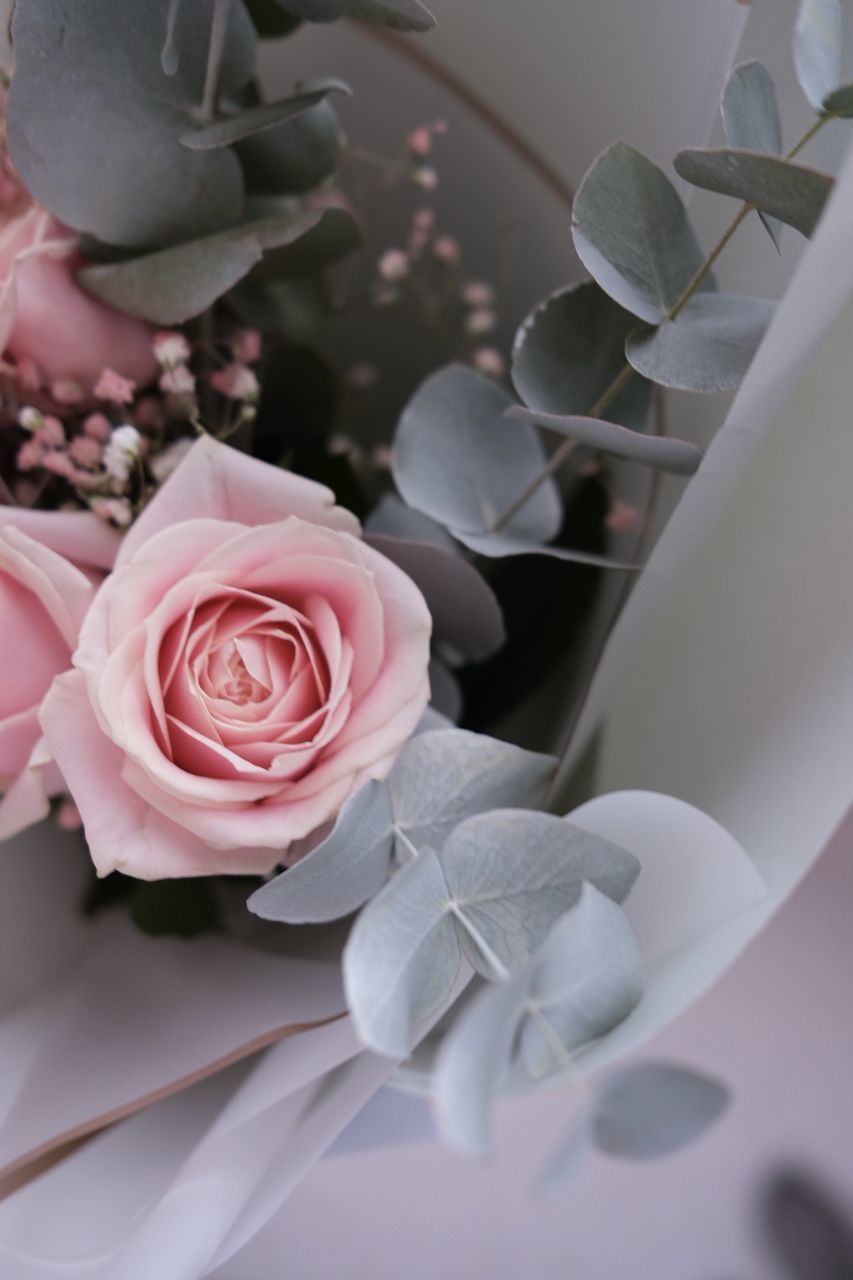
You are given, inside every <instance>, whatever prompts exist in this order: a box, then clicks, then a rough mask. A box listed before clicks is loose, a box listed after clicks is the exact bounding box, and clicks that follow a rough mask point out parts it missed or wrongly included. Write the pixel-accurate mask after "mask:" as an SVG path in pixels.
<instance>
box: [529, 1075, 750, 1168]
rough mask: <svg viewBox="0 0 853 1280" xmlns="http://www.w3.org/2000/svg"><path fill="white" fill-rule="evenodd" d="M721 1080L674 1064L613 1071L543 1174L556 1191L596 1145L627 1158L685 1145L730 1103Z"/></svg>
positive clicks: (648, 1156)
mask: <svg viewBox="0 0 853 1280" xmlns="http://www.w3.org/2000/svg"><path fill="white" fill-rule="evenodd" d="M729 1101H730V1099H729V1092H728V1090H727V1089H726V1087H725V1085H723V1084H721V1083H720V1081H718V1080H714V1079H712V1078H711V1077H710V1076H706V1075H703V1074H701V1073H700V1072H698V1071H693V1070H692V1069H690V1068H688V1067H679V1066H675V1065H674V1064H672V1063H665V1062H662V1063H656V1062H647V1063H641V1064H640V1065H639V1066H634V1067H626V1068H623V1069H622V1070H621V1071H617V1072H613V1073H611V1074H610V1075H609V1076H608V1077H607V1078H606V1079H605V1080H604V1081H603V1083H602V1084H600V1085H599V1086H598V1088H597V1089H596V1093H595V1097H594V1099H593V1102H592V1104H591V1105H590V1106H588V1107H586V1108H585V1109H584V1111H583V1113H582V1114H581V1116H580V1117H579V1118H578V1119H577V1120H576V1121H575V1123H574V1124H573V1125H572V1127H571V1128H570V1129H569V1131H568V1133H567V1134H565V1136H564V1138H563V1140H562V1142H561V1143H560V1145H559V1146H558V1148H557V1150H556V1152H555V1154H554V1156H553V1158H552V1160H551V1162H550V1164H549V1167H548V1169H547V1171H546V1174H545V1178H544V1185H545V1187H546V1188H547V1189H549V1190H554V1189H556V1188H557V1187H558V1186H560V1185H561V1184H562V1183H564V1182H566V1181H567V1179H569V1178H570V1177H571V1176H572V1175H573V1174H574V1173H575V1172H576V1170H577V1167H578V1164H579V1163H580V1160H581V1159H582V1157H583V1156H584V1155H585V1154H586V1152H587V1151H589V1150H591V1149H594V1148H597V1149H598V1150H599V1151H603V1152H605V1153H606V1154H607V1155H611V1156H616V1157H619V1158H621V1159H624V1160H654V1159H657V1158H659V1157H661V1156H667V1155H670V1154H671V1153H672V1152H674V1151H678V1150H679V1149H680V1148H682V1147H685V1146H687V1145H688V1144H689V1143H691V1142H694V1141H695V1140H696V1139H697V1138H699V1137H701V1135H702V1134H703V1133H704V1132H705V1130H706V1129H708V1128H710V1126H711V1125H712V1124H714V1123H715V1122H716V1120H718V1119H719V1117H720V1116H721V1115H722V1114H723V1112H724V1111H725V1110H726V1108H727V1106H728V1105H729Z"/></svg>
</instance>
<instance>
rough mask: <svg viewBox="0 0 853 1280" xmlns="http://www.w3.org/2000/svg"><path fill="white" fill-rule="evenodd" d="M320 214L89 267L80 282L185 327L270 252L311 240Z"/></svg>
mask: <svg viewBox="0 0 853 1280" xmlns="http://www.w3.org/2000/svg"><path fill="white" fill-rule="evenodd" d="M320 218H321V215H320V213H318V212H315V211H311V210H305V209H297V210H294V211H293V212H292V213H290V214H288V215H285V216H283V217H279V218H268V219H265V220H262V221H258V222H250V223H248V224H246V225H244V226H237V227H233V228H232V229H231V230H229V231H220V232H219V233H218V234H216V235H211V236H205V237H203V238H202V239H200V240H190V241H188V242H187V243H186V244H178V245H174V246H173V247H172V248H170V249H160V250H157V251H156V252H155V253H148V254H145V255H143V256H142V257H141V258H130V259H127V260H125V261H123V262H113V263H105V264H101V265H98V266H92V267H85V268H84V269H83V270H82V271H81V272H79V274H78V279H79V281H80V283H81V284H82V285H83V286H84V287H85V288H86V289H87V290H88V291H89V293H92V294H94V295H95V296H96V297H98V298H100V299H101V300H102V301H103V302H107V303H109V305H110V306H113V307H117V308H118V309H119V310H121V311H124V312H126V313H127V314H128V315H133V316H138V317H139V318H140V319H142V320H149V321H151V322H152V323H153V324H163V325H170V324H182V323H183V322H184V321H185V320H189V319H191V318H192V317H193V316H197V315H200V314H201V312H202V311H206V310H207V308H208V307H209V306H211V305H212V304H213V303H214V302H215V301H216V299H217V298H220V297H222V295H223V294H224V293H227V292H228V290H229V289H231V288H233V286H234V285H235V284H237V283H238V281H240V280H242V279H243V278H244V277H245V276H247V275H248V273H249V272H250V271H251V270H252V268H253V267H255V266H256V265H257V264H258V263H260V262H261V260H262V258H263V255H264V253H265V252H267V251H270V250H276V249H278V250H279V252H280V251H281V246H283V245H287V244H296V243H298V242H299V241H300V240H301V239H305V238H306V237H307V236H310V235H311V233H312V231H313V230H314V229H315V228H316V226H317V224H318V223H319V221H320Z"/></svg>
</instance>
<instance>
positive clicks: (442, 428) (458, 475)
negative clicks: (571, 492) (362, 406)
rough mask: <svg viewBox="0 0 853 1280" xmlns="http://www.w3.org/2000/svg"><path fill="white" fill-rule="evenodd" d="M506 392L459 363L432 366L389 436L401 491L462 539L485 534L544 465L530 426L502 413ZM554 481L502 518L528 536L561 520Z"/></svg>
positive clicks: (538, 538) (549, 531) (536, 537)
mask: <svg viewBox="0 0 853 1280" xmlns="http://www.w3.org/2000/svg"><path fill="white" fill-rule="evenodd" d="M511 404H512V401H511V399H510V397H509V395H508V394H507V393H506V392H505V391H504V390H503V388H502V387H499V386H498V385H497V384H496V383H495V382H493V381H492V380H491V379H490V378H486V377H483V375H482V374H479V373H475V372H474V370H473V369H468V368H464V367H463V366H462V365H450V366H448V367H447V368H445V369H441V370H439V372H438V373H434V374H433V375H432V376H431V377H429V378H427V380H426V382H424V383H423V385H422V386H421V387H420V388H419V390H418V391H417V392H416V393H415V395H414V397H413V399H412V400H410V401H409V404H408V405H407V407H406V409H405V410H404V412H403V416H402V418H401V419H400V424H399V426H398V428H397V433H396V436H395V439H394V450H393V457H392V470H393V474H394V480H395V482H396V485H397V488H398V489H399V491H400V493H401V494H402V496H403V499H404V500H405V501H406V502H407V503H408V504H409V506H410V507H414V508H415V509H416V510H418V511H423V512H424V513H425V514H426V515H428V516H431V517H432V518H433V519H434V520H438V521H439V523H441V524H443V525H444V526H445V527H446V528H448V529H449V530H450V532H451V533H452V534H453V535H454V536H455V537H456V538H458V539H459V540H460V541H462V542H467V541H468V538H469V537H470V536H472V535H473V536H475V537H476V536H477V535H480V536H482V535H484V534H485V535H488V534H489V532H490V529H491V526H492V524H493V522H494V521H495V519H496V518H497V516H498V515H499V514H500V513H501V512H502V511H504V510H505V509H506V508H507V507H508V506H509V505H510V504H511V503H512V501H513V500H514V499H515V498H516V497H518V494H519V493H520V491H521V490H522V489H523V488H524V486H525V485H526V484H527V483H528V482H529V481H531V480H532V479H534V478H535V477H536V476H537V475H538V474H539V473H540V472H541V470H542V468H543V467H544V465H545V454H544V451H543V449H542V446H541V444H540V443H539V441H538V439H537V437H536V433H535V431H534V430H533V429H532V428H530V429H528V430H526V431H525V430H521V431H519V430H518V428H517V427H515V426H514V425H513V424H511V423H508V422H506V421H505V419H504V413H505V411H506V409H508V408H509V406H510V405H511ZM561 515H562V513H561V506H560V497H559V493H558V491H557V487H556V485H555V484H554V482H553V481H552V480H551V481H548V482H547V483H546V484H543V485H542V486H541V487H540V488H539V489H538V490H537V493H536V495H535V497H534V498H532V499H531V501H530V502H528V503H527V504H526V505H525V506H524V507H523V508H522V510H521V511H520V512H519V514H518V515H517V516H516V517H515V518H514V519H513V520H512V521H511V522H510V524H509V525H508V526H507V529H508V532H509V533H511V534H515V535H516V536H520V537H524V538H527V539H529V540H530V541H531V542H533V543H542V542H547V541H548V540H549V539H550V538H553V537H554V536H555V534H556V533H557V531H558V530H559V528H560V522H561Z"/></svg>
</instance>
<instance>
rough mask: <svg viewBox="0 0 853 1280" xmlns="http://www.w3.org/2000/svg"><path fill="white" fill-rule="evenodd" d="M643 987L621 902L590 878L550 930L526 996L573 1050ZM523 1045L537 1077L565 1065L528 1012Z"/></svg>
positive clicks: (615, 1021)
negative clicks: (590, 881)
mask: <svg viewBox="0 0 853 1280" xmlns="http://www.w3.org/2000/svg"><path fill="white" fill-rule="evenodd" d="M642 994H643V957H642V955H641V952H640V946H639V943H638V942H637V938H636V935H635V933H634V930H633V929H632V928H631V925H630V924H629V922H628V917H627V916H626V915H625V912H624V911H623V910H622V909H621V907H619V906H617V904H616V903H615V902H613V901H612V900H611V899H610V898H608V897H607V896H606V895H605V894H603V893H601V892H600V891H599V890H598V889H596V887H595V885H593V884H589V883H587V884H584V885H583V887H582V890H581V895H580V899H579V901H578V903H577V905H576V906H574V907H573V908H572V909H571V910H570V911H569V912H568V913H567V914H566V915H565V916H563V918H562V919H561V920H559V921H558V922H557V923H556V924H555V925H554V927H553V929H552V930H551V932H550V934H549V935H548V937H547V939H546V941H545V944H544V946H543V947H542V949H541V951H540V952H539V954H538V956H537V957H536V960H535V962H534V965H533V971H532V978H531V983H530V989H529V992H528V999H529V1002H530V1004H532V1005H533V1006H535V1007H536V1008H537V1009H538V1010H539V1011H540V1012H541V1014H542V1015H544V1017H545V1019H546V1020H547V1024H548V1026H549V1027H550V1028H551V1030H552V1031H553V1032H554V1034H555V1035H556V1038H557V1039H558V1040H559V1042H560V1044H562V1046H563V1048H564V1049H565V1050H566V1052H567V1053H571V1052H572V1051H573V1050H576V1049H579V1048H580V1047H581V1046H582V1045H585V1044H588V1043H589V1042H590V1041H591V1040H596V1039H598V1037H599V1036H603V1035H605V1034H606V1033H607V1032H608V1031H610V1030H612V1029H613V1027H616V1026H618V1025H619V1023H620V1022H624V1020H625V1019H626V1018H627V1017H628V1015H629V1013H631V1011H632V1010H633V1009H635V1008H636V1006H637V1005H638V1004H639V1002H640V999H641V997H642ZM520 1053H521V1057H522V1059H523V1061H524V1065H525V1067H526V1069H527V1072H528V1074H529V1075H531V1076H532V1077H533V1078H534V1079H536V1078H538V1077H541V1076H545V1075H548V1074H550V1073H551V1072H554V1071H557V1070H559V1069H560V1068H561V1067H562V1066H563V1061H562V1057H561V1056H559V1055H556V1054H555V1050H554V1046H553V1044H552V1043H551V1041H550V1039H549V1038H548V1037H547V1036H546V1035H545V1034H543V1029H542V1024H541V1023H540V1022H537V1021H536V1020H535V1019H533V1018H531V1017H528V1018H527V1019H526V1020H525V1023H524V1026H523V1028H522V1031H521V1040H520Z"/></svg>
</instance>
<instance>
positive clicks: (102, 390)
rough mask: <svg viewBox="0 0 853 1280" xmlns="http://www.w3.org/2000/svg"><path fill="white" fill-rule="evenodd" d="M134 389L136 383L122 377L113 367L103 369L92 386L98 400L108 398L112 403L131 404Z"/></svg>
mask: <svg viewBox="0 0 853 1280" xmlns="http://www.w3.org/2000/svg"><path fill="white" fill-rule="evenodd" d="M135 390H136V383H135V382H133V381H131V379H130V378H123V377H122V376H121V374H120V373H116V371H115V369H104V371H103V373H102V374H101V376H100V378H98V381H97V382H96V383H95V387H94V392H95V395H96V396H97V397H98V399H99V400H109V401H110V402H111V403H112V404H132V403H133V393H134V391H135Z"/></svg>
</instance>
